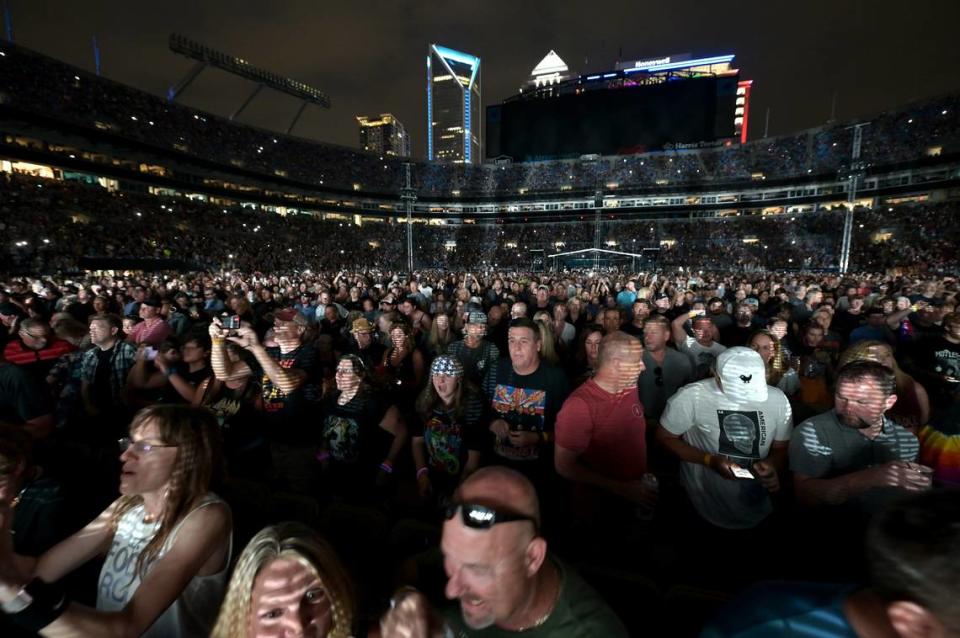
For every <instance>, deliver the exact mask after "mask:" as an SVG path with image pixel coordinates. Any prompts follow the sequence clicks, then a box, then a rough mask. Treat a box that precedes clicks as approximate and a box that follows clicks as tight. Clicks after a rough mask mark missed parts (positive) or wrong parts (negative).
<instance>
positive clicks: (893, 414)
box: [837, 340, 930, 434]
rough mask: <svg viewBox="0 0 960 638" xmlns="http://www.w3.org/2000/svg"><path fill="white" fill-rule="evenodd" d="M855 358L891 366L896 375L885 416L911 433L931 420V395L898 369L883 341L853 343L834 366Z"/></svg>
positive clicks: (889, 349) (850, 361)
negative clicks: (893, 396)
mask: <svg viewBox="0 0 960 638" xmlns="http://www.w3.org/2000/svg"><path fill="white" fill-rule="evenodd" d="M854 361H876V362H878V363H882V364H883V365H885V366H887V367H888V368H890V369H891V370H893V374H894V375H895V376H896V379H897V388H896V395H897V402H896V403H895V404H894V406H893V407H892V408H890V411H889V412H887V416H889V417H890V418H891V419H893V420H894V421H896V422H897V423H898V424H900V425H902V426H903V427H905V428H907V429H908V430H910V431H911V432H913V433H914V434H916V433H917V429H918V428H919V427H920V426H923V425H926V424H927V422H928V421H929V420H930V398H929V397H928V396H927V391H926V390H925V389H924V387H923V386H922V385H920V383H918V382H917V381H916V379H914V378H913V377H911V376H910V375H909V374H907V373H906V372H904V371H903V370H901V369H900V366H898V365H897V360H896V359H894V358H893V350H892V349H891V348H890V345H889V344H886V343H884V342H882V341H872V340H864V341H858V342H857V343H855V344H853V345H852V346H850V347H849V348H847V349H846V350H844V352H843V354H842V355H841V356H840V361H839V364H838V366H837V369H840V368H842V367H843V366H845V365H846V364H848V363H852V362H854Z"/></svg>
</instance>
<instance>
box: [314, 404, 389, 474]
mask: <svg viewBox="0 0 960 638" xmlns="http://www.w3.org/2000/svg"><path fill="white" fill-rule="evenodd" d="M339 396H340V392H334V393H333V394H332V395H330V396H329V397H327V399H326V401H324V404H323V426H322V430H321V437H322V440H323V445H324V447H325V448H326V450H327V451H328V452H329V453H330V460H331V461H332V462H333V463H338V464H344V465H361V466H370V467H377V466H379V464H380V462H381V461H382V460H383V459H384V457H385V456H386V452H387V450H388V449H389V447H390V441H391V440H392V438H393V437H392V435H391V434H390V433H389V432H386V431H384V430H383V429H382V428H381V427H380V422H381V421H383V417H384V415H385V414H386V412H387V409H388V408H389V407H390V403H388V402H387V401H385V400H383V398H382V396H381V395H380V394H379V393H377V392H374V391H373V390H371V389H370V388H368V387H362V388H360V390H359V391H358V392H357V394H356V396H354V397H353V398H352V399H350V401H348V402H347V403H345V404H344V405H340V404H339V403H338V402H337V398H338V397H339Z"/></svg>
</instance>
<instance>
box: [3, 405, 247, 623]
mask: <svg viewBox="0 0 960 638" xmlns="http://www.w3.org/2000/svg"><path fill="white" fill-rule="evenodd" d="M120 448H121V451H122V454H121V456H120V461H121V462H122V463H123V472H122V474H121V477H120V494H121V496H120V498H119V499H117V500H116V501H114V503H113V504H112V505H110V506H109V507H108V508H107V509H106V510H104V512H103V513H102V514H101V515H100V516H99V517H98V518H96V519H95V520H94V521H92V522H91V523H90V524H88V525H87V526H86V527H84V528H83V529H82V530H80V531H79V532H77V533H76V534H74V535H73V536H71V537H69V538H68V539H66V540H65V541H63V542H61V543H59V544H58V545H56V546H55V547H53V548H52V549H50V550H49V551H47V552H45V553H44V554H43V555H41V556H40V557H39V558H27V557H23V556H18V555H15V554H13V552H12V550H11V549H10V548H11V538H10V524H11V518H12V510H11V506H10V503H3V504H2V505H0V606H2V609H3V611H4V612H5V613H7V614H10V615H11V617H12V619H13V621H14V622H16V623H17V624H18V625H19V626H20V627H22V628H23V629H25V630H27V631H34V632H37V633H41V634H43V635H45V636H57V637H59V636H98V637H99V636H105V637H109V636H141V635H142V636H149V637H156V638H179V637H193V636H197V637H199V636H208V635H209V633H210V629H211V628H212V627H213V623H214V621H215V619H216V615H217V610H218V609H219V606H220V601H221V599H222V596H223V592H224V588H225V586H226V580H227V566H228V565H229V563H230V552H231V529H232V521H231V515H230V509H229V507H228V506H227V505H226V503H224V502H223V501H222V500H220V498H219V497H217V496H216V495H215V494H213V493H211V492H210V491H209V490H210V483H211V481H212V479H213V478H214V476H215V471H216V468H217V465H218V460H219V439H218V433H217V425H216V422H215V420H214V418H213V416H212V415H211V414H210V413H209V412H207V411H199V410H196V409H193V408H189V407H186V406H177V405H161V406H153V407H149V408H145V409H143V410H141V411H140V412H138V413H137V415H136V416H135V417H134V418H133V421H132V423H131V424H130V436H129V438H124V439H121V440H120ZM103 553H106V561H105V562H104V564H103V568H102V570H101V572H100V579H99V583H98V586H97V606H96V608H90V607H86V606H83V605H80V604H78V603H70V602H68V601H66V600H65V598H64V594H63V589H62V587H61V586H60V585H59V584H58V581H60V580H61V579H62V578H63V577H64V576H66V575H67V574H69V573H70V572H72V571H73V570H75V569H77V568H78V567H80V566H81V565H83V564H85V563H87V562H88V561H89V560H90V559H92V558H93V557H94V556H97V555H98V554H103Z"/></svg>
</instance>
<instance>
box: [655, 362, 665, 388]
mask: <svg viewBox="0 0 960 638" xmlns="http://www.w3.org/2000/svg"><path fill="white" fill-rule="evenodd" d="M653 382H654V383H655V384H657V385H658V386H661V385H663V368H661V367H660V366H657V367H656V368H654V369H653Z"/></svg>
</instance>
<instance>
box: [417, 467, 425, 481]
mask: <svg viewBox="0 0 960 638" xmlns="http://www.w3.org/2000/svg"><path fill="white" fill-rule="evenodd" d="M426 475H427V468H426V466H424V467H421V468H418V469H417V479H419V478H420V477H421V476H426Z"/></svg>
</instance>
